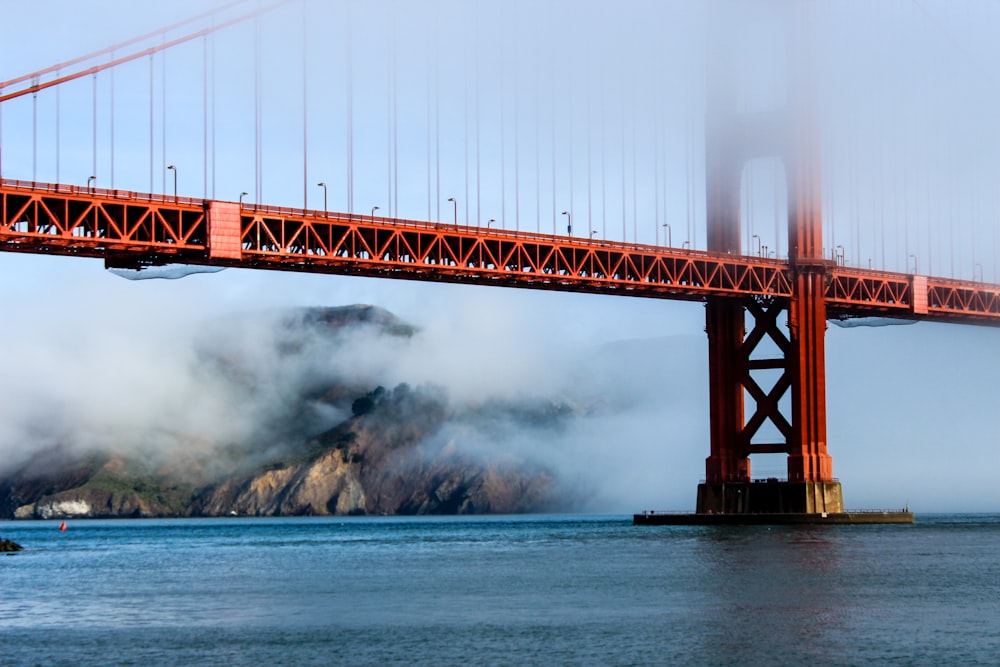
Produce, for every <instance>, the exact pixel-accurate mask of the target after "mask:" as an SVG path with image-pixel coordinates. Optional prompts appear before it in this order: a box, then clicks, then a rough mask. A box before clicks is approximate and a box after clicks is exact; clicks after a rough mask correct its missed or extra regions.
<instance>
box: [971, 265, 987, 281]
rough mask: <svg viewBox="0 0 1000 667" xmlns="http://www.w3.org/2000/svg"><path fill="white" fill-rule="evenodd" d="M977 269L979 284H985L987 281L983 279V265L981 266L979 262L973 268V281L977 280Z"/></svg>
mask: <svg viewBox="0 0 1000 667" xmlns="http://www.w3.org/2000/svg"><path fill="white" fill-rule="evenodd" d="M977 268H978V269H979V282H985V279H984V278H983V265H982V264H980V263H979V262H976V263H975V264H974V265H973V266H972V279H973V280H975V279H976V269H977Z"/></svg>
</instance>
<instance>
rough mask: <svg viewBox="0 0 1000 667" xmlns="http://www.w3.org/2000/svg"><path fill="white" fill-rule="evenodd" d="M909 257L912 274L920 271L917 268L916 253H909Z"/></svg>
mask: <svg viewBox="0 0 1000 667" xmlns="http://www.w3.org/2000/svg"><path fill="white" fill-rule="evenodd" d="M910 257H912V258H913V273H914V274H917V273H920V271H919V270H918V269H917V256H916V255H910Z"/></svg>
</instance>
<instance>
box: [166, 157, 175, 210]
mask: <svg viewBox="0 0 1000 667" xmlns="http://www.w3.org/2000/svg"><path fill="white" fill-rule="evenodd" d="M167 171H172V172H174V201H177V167H175V166H174V165H172V164H168V165H167Z"/></svg>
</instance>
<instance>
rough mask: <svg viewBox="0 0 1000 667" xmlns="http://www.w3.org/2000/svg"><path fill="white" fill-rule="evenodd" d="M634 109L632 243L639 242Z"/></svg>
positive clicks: (633, 120) (633, 115) (633, 117)
mask: <svg viewBox="0 0 1000 667" xmlns="http://www.w3.org/2000/svg"><path fill="white" fill-rule="evenodd" d="M635 126H636V118H635V107H633V109H632V243H638V242H639V185H638V182H637V181H638V179H637V178H636V156H635V148H636V143H635Z"/></svg>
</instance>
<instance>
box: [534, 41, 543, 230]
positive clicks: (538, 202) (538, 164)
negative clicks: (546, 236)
mask: <svg viewBox="0 0 1000 667" xmlns="http://www.w3.org/2000/svg"><path fill="white" fill-rule="evenodd" d="M535 54H536V57H535V60H536V61H538V60H541V58H540V57H539V56H540V55H541V54H539V53H538V51H537V50H536V51H535ZM539 88H540V86H539V84H538V70H537V69H536V70H535V231H536V232H541V231H542V157H541V151H542V149H541V146H539V142H540V140H541V132H540V130H539V125H540V118H539V116H540V113H539V103H538V95H539V93H540V90H539Z"/></svg>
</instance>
